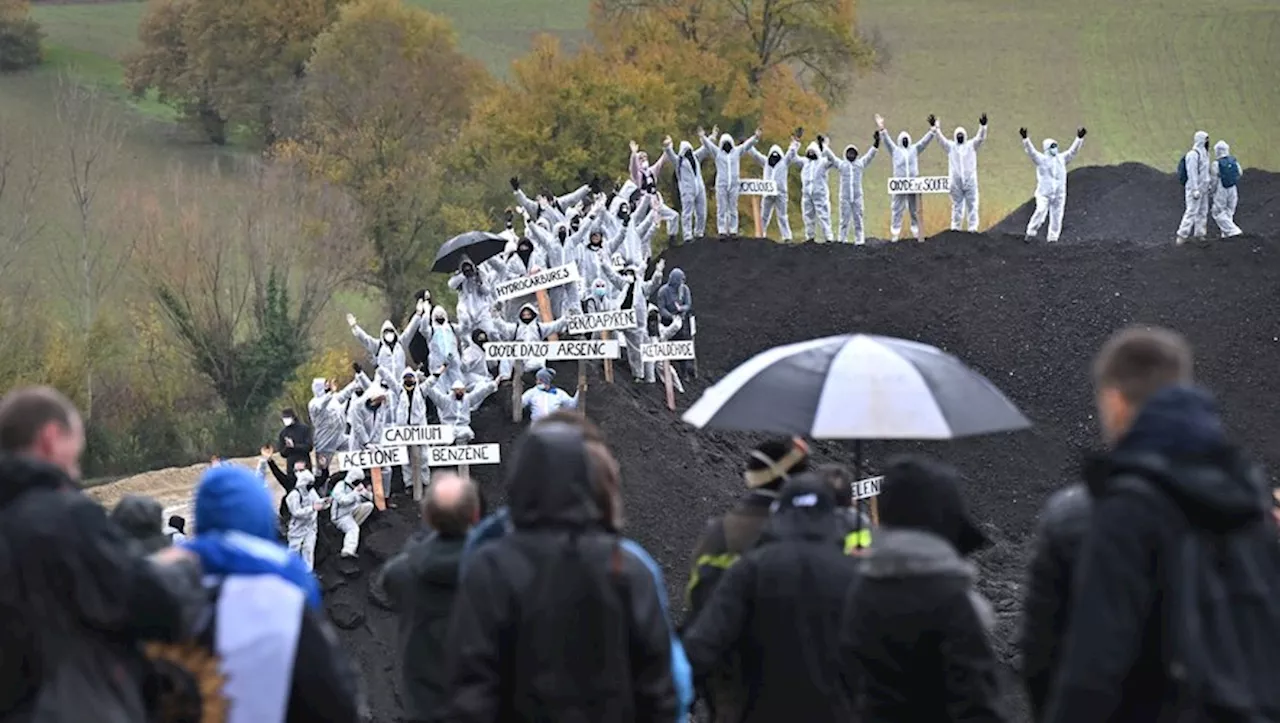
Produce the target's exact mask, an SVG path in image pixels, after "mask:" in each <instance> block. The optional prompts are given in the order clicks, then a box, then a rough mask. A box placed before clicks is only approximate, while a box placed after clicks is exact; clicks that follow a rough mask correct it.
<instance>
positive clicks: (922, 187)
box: [889, 176, 951, 196]
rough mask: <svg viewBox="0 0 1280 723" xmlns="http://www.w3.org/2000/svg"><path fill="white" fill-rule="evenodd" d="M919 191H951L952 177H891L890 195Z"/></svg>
mask: <svg viewBox="0 0 1280 723" xmlns="http://www.w3.org/2000/svg"><path fill="white" fill-rule="evenodd" d="M917 193H951V177H950V176H920V177H917V178H890V179H889V195H890V196H901V195H912V196H914V195H915V194H917Z"/></svg>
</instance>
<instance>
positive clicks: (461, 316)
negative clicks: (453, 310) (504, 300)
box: [449, 256, 506, 334]
mask: <svg viewBox="0 0 1280 723" xmlns="http://www.w3.org/2000/svg"><path fill="white" fill-rule="evenodd" d="M495 258H496V257H495ZM499 269H501V271H499ZM505 275H506V266H505V265H504V264H497V263H489V262H485V263H483V264H479V265H477V264H476V263H475V262H474V261H472V260H471V259H470V258H469V257H467V256H463V257H462V258H461V259H460V260H459V262H458V273H456V274H454V275H453V276H450V277H449V288H451V289H453V290H454V291H456V292H458V308H457V317H458V326H459V327H460V328H461V329H462V333H464V334H470V333H471V330H472V329H476V328H480V329H486V328H492V326H493V303H494V302H495V301H497V298H498V297H497V292H496V291H495V290H494V287H495V286H497V285H498V284H499V283H501V282H502V281H504V280H505Z"/></svg>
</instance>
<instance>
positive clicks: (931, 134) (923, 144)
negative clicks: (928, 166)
mask: <svg viewBox="0 0 1280 723" xmlns="http://www.w3.org/2000/svg"><path fill="white" fill-rule="evenodd" d="M935 137H936V138H939V139H942V141H945V140H946V139H943V138H942V134H941V133H939V132H938V127H937V126H933V127H932V128H930V129H929V131H928V132H927V133H925V134H924V137H923V138H921V139H920V140H918V141H916V145H915V148H916V153H917V154H918V153H922V152H923V151H924V149H926V148H928V147H929V141H932V140H933V139H934V138H935ZM948 150H949V149H948Z"/></svg>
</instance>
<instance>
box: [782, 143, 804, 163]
mask: <svg viewBox="0 0 1280 723" xmlns="http://www.w3.org/2000/svg"><path fill="white" fill-rule="evenodd" d="M799 152H800V141H798V140H796V139H795V138H792V139H791V145H789V146H787V152H786V153H784V154H783V156H782V162H783V163H785V164H788V165H790V164H792V163H795V162H796V154H798V153H799Z"/></svg>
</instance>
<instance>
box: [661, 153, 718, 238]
mask: <svg viewBox="0 0 1280 723" xmlns="http://www.w3.org/2000/svg"><path fill="white" fill-rule="evenodd" d="M662 155H663V157H664V158H666V159H667V162H668V163H670V164H671V167H672V169H674V172H675V175H676V187H677V188H679V189H680V235H681V237H682V238H683V239H684V242H685V243H689V242H690V241H693V240H694V239H696V238H701V237H702V236H704V235H705V234H706V232H707V184H706V181H704V180H702V161H703V159H704V158H706V157H707V149H706V148H705V147H704V146H702V145H699V146H698V148H697V149H694V147H693V145H692V144H691V143H689V141H680V152H679V154H677V153H676V152H675V151H673V150H671V144H670V143H666V144H664V145H663V147H662Z"/></svg>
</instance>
